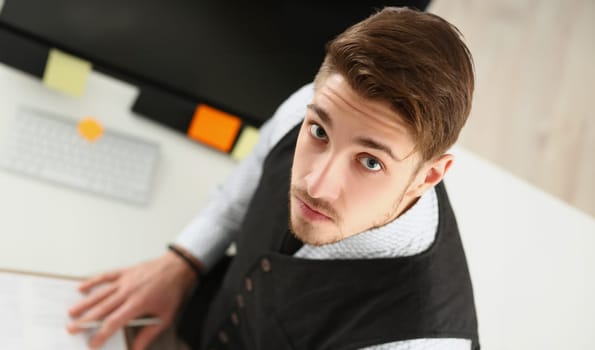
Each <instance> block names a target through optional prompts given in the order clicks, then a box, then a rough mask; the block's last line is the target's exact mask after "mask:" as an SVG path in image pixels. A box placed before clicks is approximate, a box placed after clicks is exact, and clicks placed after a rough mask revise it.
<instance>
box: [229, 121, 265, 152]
mask: <svg viewBox="0 0 595 350" xmlns="http://www.w3.org/2000/svg"><path fill="white" fill-rule="evenodd" d="M259 135H260V133H259V131H258V129H256V128H254V127H252V126H245V127H244V129H242V133H241V134H240V137H239V138H238V141H237V142H236V144H235V146H234V148H233V151H232V152H231V157H232V158H233V159H235V160H242V159H244V158H245V157H246V156H247V155H248V154H250V152H251V151H252V149H253V148H254V146H255V145H256V143H257V142H258V136H259Z"/></svg>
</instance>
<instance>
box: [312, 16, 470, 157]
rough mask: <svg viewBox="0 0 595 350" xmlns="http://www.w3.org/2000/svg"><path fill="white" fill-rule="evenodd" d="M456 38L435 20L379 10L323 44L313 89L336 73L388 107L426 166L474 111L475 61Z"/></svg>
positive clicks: (451, 28)
mask: <svg viewBox="0 0 595 350" xmlns="http://www.w3.org/2000/svg"><path fill="white" fill-rule="evenodd" d="M461 36H462V35H461V33H460V32H459V31H458V29H457V28H456V27H455V26H453V25H452V24H450V23H448V22H447V21H445V20H444V19H442V18H440V17H438V16H436V15H433V14H430V13H425V12H419V11H416V10H411V9H407V8H395V7H387V8H384V9H383V10H381V11H379V12H377V13H375V14H374V15H372V16H370V17H368V18H367V19H365V20H363V21H361V22H359V23H357V24H355V25H354V26H352V27H350V28H348V29H347V30H346V31H345V32H343V33H342V34H341V35H339V36H338V37H337V38H335V39H334V40H332V41H331V42H329V43H328V45H327V53H326V57H325V59H324V62H323V63H322V66H321V67H320V70H319V72H318V74H317V75H316V79H315V86H318V85H319V84H320V82H321V81H323V80H324V79H326V77H328V76H329V75H330V74H332V73H339V74H341V75H342V76H344V77H345V78H346V80H347V81H348V83H349V85H350V86H351V88H352V89H354V90H355V91H356V92H357V93H358V94H359V95H361V96H362V97H365V98H370V99H374V100H379V101H387V102H389V103H390V105H391V106H392V107H393V108H394V109H395V111H396V112H398V113H399V114H400V115H401V117H402V118H403V121H404V122H405V124H406V125H407V127H408V129H409V131H410V132H411V133H412V135H413V139H414V140H415V148H416V150H417V151H420V153H421V156H422V160H423V161H427V160H430V159H432V158H434V157H436V156H439V155H441V154H443V153H444V152H445V151H446V150H447V149H448V148H449V147H450V146H452V145H453V144H454V143H455V141H456V140H457V138H458V135H459V132H460V130H461V128H462V127H463V125H464V124H465V121H466V120H467V117H468V115H469V112H470V110H471V100H472V95H473V88H474V78H473V61H472V57H471V53H470V52H469V49H468V48H467V46H466V45H465V43H463V41H462V39H461Z"/></svg>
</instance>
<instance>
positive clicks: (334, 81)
mask: <svg viewBox="0 0 595 350" xmlns="http://www.w3.org/2000/svg"><path fill="white" fill-rule="evenodd" d="M413 148H414V142H413V139H412V137H411V136H410V134H409V133H408V132H407V131H406V128H405V127H404V125H403V124H402V122H401V118H400V117H399V115H398V114H397V113H396V112H395V111H394V110H392V109H391V108H390V107H389V105H388V104H387V103H383V102H378V101H370V100H365V99H363V98H361V97H360V96H358V95H357V94H356V93H355V92H354V91H353V90H352V89H351V88H350V87H349V85H348V83H347V81H345V79H344V78H343V77H342V76H341V75H339V74H334V75H331V76H329V77H328V78H327V79H326V80H325V81H324V82H322V83H321V84H320V86H318V87H317V90H316V93H315V95H314V98H313V100H312V103H311V104H310V105H308V109H307V113H306V116H305V119H304V122H303V124H302V127H301V129H300V133H299V136H298V140H297V145H296V150H295V155H294V162H293V168H292V174H291V190H290V196H289V197H290V221H291V222H290V225H291V229H292V231H293V232H294V234H295V235H296V236H297V237H298V238H299V239H301V240H302V241H303V242H304V243H307V244H312V245H320V244H327V243H332V242H336V241H338V240H341V239H344V238H347V237H349V236H352V235H354V234H356V233H360V232H363V231H366V230H368V229H370V228H373V227H378V226H382V225H384V224H386V223H388V222H390V221H392V220H393V219H394V218H396V217H397V216H398V215H399V214H400V212H402V211H403V210H404V209H405V208H406V207H407V205H408V204H407V203H406V202H407V201H409V202H411V201H412V199H411V198H408V196H407V195H406V193H407V191H408V190H409V188H410V187H411V186H412V181H413V179H414V175H415V173H416V171H417V169H418V167H417V165H418V164H419V156H418V153H414V154H412V155H411V156H409V157H408V155H409V154H410V153H411V152H412V150H413Z"/></svg>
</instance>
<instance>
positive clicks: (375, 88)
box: [69, 8, 479, 349]
mask: <svg viewBox="0 0 595 350" xmlns="http://www.w3.org/2000/svg"><path fill="white" fill-rule="evenodd" d="M305 25H307V24H305ZM472 93H473V68H472V61H471V55H470V53H469V51H468V49H467V47H466V46H465V44H464V43H463V42H462V41H461V38H460V36H459V33H458V31H457V30H456V29H455V28H454V27H453V26H451V25H450V24H449V23H447V22H446V21H444V20H443V19H441V18H439V17H437V16H435V15H432V14H428V13H423V12H417V11H413V10H408V9H403V8H385V9H383V10H382V11H379V12H378V13H376V14H375V15H373V16H371V17H369V18H368V19H366V20H364V21H362V22H360V23H358V24H356V25H354V26H353V27H351V28H349V29H348V30H346V31H345V32H344V33H343V34H341V35H340V36H339V37H337V38H336V39H335V40H334V41H333V42H331V43H330V45H329V46H328V47H327V55H326V57H325V60H324V62H323V64H322V66H321V68H320V70H319V72H318V74H317V76H316V77H315V80H314V83H313V84H309V85H307V86H305V87H303V88H301V89H300V90H299V91H297V92H296V93H294V94H293V95H292V96H291V97H290V98H289V99H288V100H287V101H286V102H284V103H283V105H281V107H280V108H279V109H278V110H277V112H276V114H275V116H273V118H272V119H271V120H270V121H269V122H267V123H266V125H265V126H263V128H262V131H261V140H260V141H259V144H258V145H257V146H256V149H255V151H254V153H253V154H252V155H251V156H250V158H248V159H247V160H246V161H244V162H243V163H242V164H241V165H240V166H239V168H238V170H237V171H236V173H235V174H234V175H233V176H232V177H231V179H230V180H229V181H228V182H227V183H226V185H225V186H224V187H223V188H222V189H221V190H220V192H219V193H218V194H217V195H216V196H215V197H214V198H212V200H211V201H210V203H209V204H208V205H207V206H206V207H205V208H204V209H203V211H202V212H201V214H200V215H199V216H198V217H197V218H196V219H195V220H194V221H193V222H191V223H190V225H188V227H187V228H186V229H185V230H184V231H183V232H182V234H181V235H180V237H179V239H178V240H177V242H176V244H175V245H172V246H171V247H170V248H171V249H170V251H168V252H167V253H166V254H164V255H163V256H162V257H160V258H158V259H156V260H154V261H150V262H147V263H144V264H141V265H138V266H134V267H130V268H127V269H123V270H121V271H115V272H110V273H107V274H104V275H101V276H97V277H94V278H91V279H89V280H88V281H85V282H84V283H83V284H82V285H81V287H80V289H81V291H83V292H87V293H89V295H88V296H87V297H86V298H85V299H84V300H83V301H82V302H81V303H79V304H77V305H75V306H74V307H73V308H72V309H71V310H70V313H71V315H72V316H73V317H80V318H79V319H78V320H77V321H76V322H79V321H89V320H97V319H105V322H104V324H103V326H102V327H101V329H100V330H99V331H98V332H97V334H96V335H95V337H94V338H93V339H92V342H91V346H92V347H96V346H99V345H100V344H101V343H103V342H104V341H105V339H107V337H108V336H110V335H111V334H112V333H113V332H114V331H115V330H116V329H118V328H119V327H122V326H123V325H124V324H125V323H126V322H127V321H128V320H130V319H132V318H135V317H140V316H143V315H155V316H158V317H160V318H161V319H162V320H163V321H164V322H163V323H162V324H161V325H158V326H148V327H145V328H144V329H142V330H141V331H140V333H139V334H138V336H137V338H136V340H135V344H134V346H135V347H134V348H135V349H142V348H145V347H146V346H147V345H148V344H149V343H150V341H151V340H152V339H153V338H154V337H155V336H156V335H158V334H159V333H160V332H161V331H162V330H163V329H164V328H165V327H167V326H168V325H170V324H171V323H172V321H173V319H174V317H175V315H176V313H177V311H178V309H179V308H180V305H182V302H183V299H184V297H185V295H187V293H190V291H192V293H193V294H192V297H191V298H189V299H188V300H189V301H188V302H186V303H185V304H184V306H183V307H182V309H183V311H184V317H183V318H182V321H181V329H182V336H183V337H184V339H186V340H187V342H188V343H189V344H190V345H192V346H193V347H194V348H201V349H202V348H205V349H206V348H220V347H229V348H237V349H285V348H287V349H290V348H291V349H294V348H295V349H359V348H366V349H472V348H473V349H477V348H479V345H478V336H477V321H476V315H475V307H474V302H473V294H472V287H471V282H470V278H469V273H468V270H467V265H466V261H465V256H464V252H463V248H462V246H461V242H460V238H459V235H458V229H457V225H456V221H455V218H454V215H453V212H452V210H451V208H450V204H449V202H448V197H447V195H446V192H445V188H444V185H443V183H442V178H443V176H444V174H445V173H446V172H447V171H448V169H449V167H450V166H451V165H452V163H453V156H452V155H450V154H447V153H445V152H446V151H447V150H448V149H449V148H450V147H451V146H452V145H453V144H454V142H455V141H456V139H457V137H458V134H459V131H460V130H461V128H462V126H463V124H464V123H465V121H466V119H467V116H468V114H469V112H470V108H471V99H472ZM232 241H233V242H235V243H236V249H237V253H236V255H235V257H233V259H226V258H222V257H223V255H224V251H225V249H226V248H227V247H228V245H229V243H230V242H232ZM197 280H198V284H197V285H198V287H197V288H196V289H195V290H193V289H192V286H193V285H194V284H195V283H196V282H197ZM98 285H104V288H100V289H98V290H97V291H94V292H90V291H91V290H92V289H93V287H95V286H98ZM76 322H73V323H72V324H71V325H69V330H70V331H71V332H77V331H79V329H78V328H77V326H76V324H77V323H76Z"/></svg>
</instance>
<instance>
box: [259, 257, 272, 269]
mask: <svg viewBox="0 0 595 350" xmlns="http://www.w3.org/2000/svg"><path fill="white" fill-rule="evenodd" d="M260 268H261V269H262V271H264V272H269V271H271V261H270V260H269V259H267V258H262V260H260Z"/></svg>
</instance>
